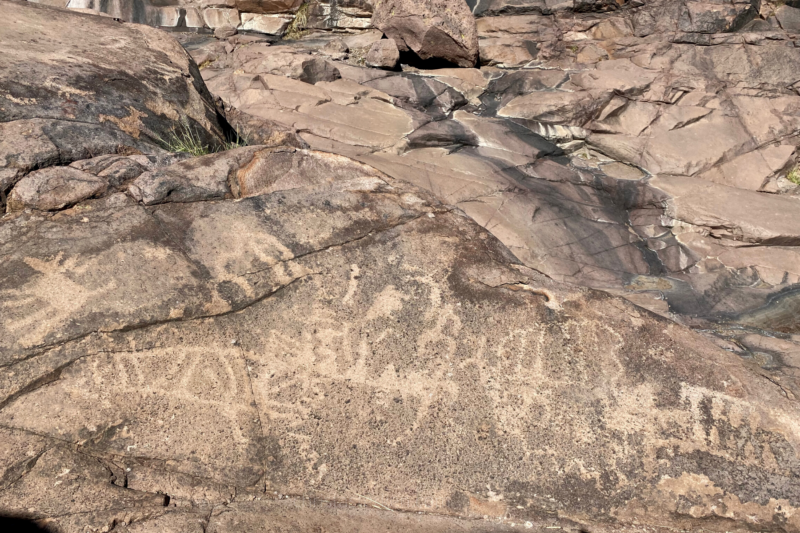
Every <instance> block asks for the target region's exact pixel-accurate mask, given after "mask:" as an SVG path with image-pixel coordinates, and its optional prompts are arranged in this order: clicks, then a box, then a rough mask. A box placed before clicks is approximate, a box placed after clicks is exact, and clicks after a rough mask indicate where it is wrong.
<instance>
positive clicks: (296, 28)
mask: <svg viewBox="0 0 800 533" xmlns="http://www.w3.org/2000/svg"><path fill="white" fill-rule="evenodd" d="M310 10H311V2H304V3H303V5H301V6H300V8H299V9H298V10H297V13H295V15H294V19H292V22H291V23H290V24H289V26H288V27H287V28H286V32H285V33H284V34H283V38H284V39H287V40H289V41H294V40H296V39H299V38H300V37H302V36H303V35H305V34H306V30H305V27H306V24H308V12H309V11H310Z"/></svg>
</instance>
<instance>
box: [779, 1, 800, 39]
mask: <svg viewBox="0 0 800 533" xmlns="http://www.w3.org/2000/svg"><path fill="white" fill-rule="evenodd" d="M775 17H776V18H777V19H778V23H780V25H781V28H783V29H784V30H786V31H790V32H792V33H798V32H800V9H798V8H796V7H790V6H781V7H779V8H778V9H777V10H776V11H775Z"/></svg>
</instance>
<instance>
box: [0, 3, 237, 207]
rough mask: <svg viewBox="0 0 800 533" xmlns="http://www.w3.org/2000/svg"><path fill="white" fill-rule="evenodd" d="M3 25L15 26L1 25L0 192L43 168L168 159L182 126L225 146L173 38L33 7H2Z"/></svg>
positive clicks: (211, 108) (203, 92)
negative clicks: (125, 157)
mask: <svg viewBox="0 0 800 533" xmlns="http://www.w3.org/2000/svg"><path fill="white" fill-rule="evenodd" d="M0 18H2V19H3V20H14V21H15V23H14V24H4V25H2V26H1V27H0V50H2V54H0V94H2V95H4V97H3V100H2V102H3V103H2V105H0V193H3V192H5V191H7V189H8V187H9V186H10V185H11V184H13V183H14V182H15V181H16V180H17V179H19V178H20V177H22V176H23V175H24V174H26V173H27V172H29V171H30V170H32V169H35V168H43V167H47V166H49V165H54V164H62V165H66V164H69V163H70V162H72V161H75V160H80V159H87V158H90V157H93V156H99V155H102V154H111V153H123V154H134V153H163V151H164V150H163V148H162V147H161V145H162V141H160V140H159V139H167V138H168V137H169V135H170V133H171V132H172V131H173V130H174V129H175V127H176V125H177V124H181V123H189V124H192V125H193V128H194V129H195V131H196V133H197V135H198V136H199V137H200V138H201V140H202V141H203V142H205V143H206V144H210V145H218V144H219V143H220V142H221V140H222V138H223V135H222V128H221V125H220V123H219V122H218V118H217V114H216V111H215V109H214V106H213V104H212V101H211V95H210V94H209V93H208V92H207V90H206V89H205V87H204V86H203V83H202V80H201V78H200V75H199V72H198V71H197V69H196V67H195V66H194V64H193V62H192V60H191V58H190V57H189V55H188V54H187V53H186V52H185V51H184V50H183V48H181V46H180V45H179V44H178V43H177V42H176V41H175V40H174V39H173V38H172V37H170V36H169V35H168V34H166V33H164V32H161V31H158V30H155V29H152V28H149V27H147V26H142V25H125V24H120V23H118V22H115V21H113V20H111V19H108V18H105V17H92V16H88V15H83V14H78V13H73V12H71V11H65V10H56V9H55V8H51V7H47V6H40V5H37V4H34V3H30V2H7V1H4V2H0ZM44 27H46V28H47V34H48V37H47V38H46V39H41V40H40V41H38V43H37V45H36V46H29V45H28V44H26V43H25V39H27V37H26V36H29V35H30V28H44ZM69 58H79V59H78V60H74V59H69ZM54 80H55V81H54ZM0 197H2V195H0Z"/></svg>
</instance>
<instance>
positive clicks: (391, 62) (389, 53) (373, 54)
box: [367, 39, 400, 70]
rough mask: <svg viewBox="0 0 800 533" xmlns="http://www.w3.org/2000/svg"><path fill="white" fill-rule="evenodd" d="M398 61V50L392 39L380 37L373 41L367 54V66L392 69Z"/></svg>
mask: <svg viewBox="0 0 800 533" xmlns="http://www.w3.org/2000/svg"><path fill="white" fill-rule="evenodd" d="M399 63H400V52H399V51H398V50H397V44H395V42H394V39H381V40H380V41H377V42H375V43H374V44H373V45H372V46H371V47H370V49H369V53H368V54H367V66H368V67H375V68H383V69H387V70H394V69H396V68H397V65H398V64H399Z"/></svg>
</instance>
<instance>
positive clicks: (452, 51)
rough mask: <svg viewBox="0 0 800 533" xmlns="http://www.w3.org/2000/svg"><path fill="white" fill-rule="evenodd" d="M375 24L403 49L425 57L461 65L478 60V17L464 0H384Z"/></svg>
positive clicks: (424, 58) (375, 13)
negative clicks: (476, 22) (475, 16)
mask: <svg viewBox="0 0 800 533" xmlns="http://www.w3.org/2000/svg"><path fill="white" fill-rule="evenodd" d="M372 24H373V25H374V26H375V27H376V28H378V29H379V30H381V31H382V32H383V33H385V34H386V36H387V37H389V38H390V39H394V41H395V42H396V43H397V47H398V48H399V49H400V50H401V51H406V50H411V51H412V52H414V53H415V54H417V55H418V56H419V57H420V58H421V59H423V60H427V59H440V60H445V61H449V62H450V63H454V64H456V65H458V66H461V67H473V66H475V64H476V62H477V60H478V33H477V29H476V26H475V19H474V17H473V16H472V13H471V12H470V10H469V8H468V7H467V5H466V3H465V2H463V1H462V0H423V1H412V0H384V1H382V2H380V3H379V4H377V5H376V6H375V11H374V13H373V15H372Z"/></svg>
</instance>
